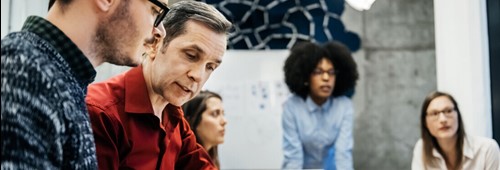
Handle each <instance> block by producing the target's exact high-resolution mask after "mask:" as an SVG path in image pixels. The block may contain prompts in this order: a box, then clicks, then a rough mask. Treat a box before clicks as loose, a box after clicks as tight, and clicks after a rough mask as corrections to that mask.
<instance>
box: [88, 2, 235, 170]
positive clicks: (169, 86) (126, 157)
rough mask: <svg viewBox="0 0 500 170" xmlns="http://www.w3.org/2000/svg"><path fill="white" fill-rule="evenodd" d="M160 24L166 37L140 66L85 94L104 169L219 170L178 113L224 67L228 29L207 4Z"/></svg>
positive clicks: (186, 5) (179, 8)
mask: <svg viewBox="0 0 500 170" xmlns="http://www.w3.org/2000/svg"><path fill="white" fill-rule="evenodd" d="M163 25H164V26H165V30H166V37H165V38H164V39H163V40H160V39H158V41H156V42H155V43H154V44H152V45H151V51H152V52H151V53H149V54H146V55H145V58H144V61H143V63H142V65H140V66H138V67H136V68H132V69H131V70H129V71H127V72H125V73H123V74H121V75H118V76H116V77H113V78H111V79H109V80H107V81H104V82H101V83H95V84H92V85H90V86H89V87H88V94H87V97H86V102H87V107H88V110H89V113H90V118H91V122H92V129H93V132H94V137H95V141H96V146H97V159H98V164H99V169H216V168H215V166H214V164H213V163H212V162H211V159H210V157H209V156H208V154H207V153H206V151H205V150H204V149H203V147H202V146H201V145H199V144H197V143H196V137H195V135H194V133H193V131H192V130H191V128H190V127H189V123H188V122H187V121H186V119H184V117H183V114H184V113H183V112H182V109H181V108H180V106H181V105H182V104H184V103H185V102H187V101H188V100H190V99H192V98H193V97H194V96H196V95H197V94H198V93H199V92H200V90H201V88H202V87H203V85H204V84H205V82H206V81H207V80H208V78H209V77H210V75H211V73H212V72H213V71H214V70H215V69H216V68H217V67H218V66H219V65H220V64H221V61H222V57H223V55H224V53H225V51H226V45H227V33H228V31H229V29H230V27H231V23H230V22H229V21H227V20H226V19H225V17H224V16H223V15H222V14H221V13H220V12H218V11H217V10H216V9H215V8H214V7H212V6H210V5H207V4H205V3H202V2H196V1H180V2H177V3H175V4H174V5H173V6H172V8H171V9H170V12H168V14H167V16H166V18H165V20H163ZM124 29H126V28H124ZM124 36H129V35H124ZM158 42H163V43H162V44H161V45H159V43H158Z"/></svg>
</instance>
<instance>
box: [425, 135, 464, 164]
mask: <svg viewBox="0 0 500 170" xmlns="http://www.w3.org/2000/svg"><path fill="white" fill-rule="evenodd" d="M469 140H470V139H469V138H468V137H465V139H464V146H463V153H464V154H463V156H464V157H466V158H469V159H472V158H474V151H473V148H472V145H471V143H470V141H469ZM432 156H434V157H436V158H441V159H443V157H442V156H441V154H439V152H438V151H437V149H435V148H432Z"/></svg>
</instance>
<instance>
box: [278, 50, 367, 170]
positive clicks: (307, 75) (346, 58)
mask: <svg viewBox="0 0 500 170" xmlns="http://www.w3.org/2000/svg"><path fill="white" fill-rule="evenodd" d="M284 72H285V82H286V84H287V86H288V88H289V89H290V91H291V92H292V94H293V95H292V96H291V97H290V98H289V99H287V100H286V101H285V103H284V105H283V116H282V125H283V153H284V161H283V166H282V168H283V169H343V170H344V169H347V170H349V169H353V162H352V147H353V136H352V128H353V127H352V125H353V114H354V109H353V104H352V101H351V99H350V98H349V97H347V96H346V95H348V94H349V92H351V94H352V90H353V89H354V86H355V85H356V81H357V79H358V72H357V66H356V63H355V61H354V60H353V58H352V56H351V52H350V51H349V49H348V48H347V47H346V46H345V45H343V44H341V43H339V42H328V43H326V44H323V45H319V44H316V43H311V42H302V43H299V44H297V45H295V46H294V47H293V48H292V49H291V52H290V55H289V57H288V58H287V59H286V61H285V66H284Z"/></svg>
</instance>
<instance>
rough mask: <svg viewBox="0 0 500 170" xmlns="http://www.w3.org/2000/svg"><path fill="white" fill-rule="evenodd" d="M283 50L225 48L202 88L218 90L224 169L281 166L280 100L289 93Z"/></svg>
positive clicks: (283, 99) (220, 153)
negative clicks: (222, 120)
mask: <svg viewBox="0 0 500 170" xmlns="http://www.w3.org/2000/svg"><path fill="white" fill-rule="evenodd" d="M288 53H289V52H288V50H269V51H249V50H230V51H228V52H227V53H226V55H225V56H224V59H223V63H222V65H221V66H220V67H219V68H218V69H217V70H216V71H215V72H214V73H213V74H212V77H210V79H209V80H208V81H207V83H206V84H205V88H206V89H208V90H211V91H215V92H218V93H219V94H221V95H222V98H223V104H224V108H225V113H226V119H227V120H228V124H227V125H226V136H225V143H224V144H222V145H220V146H219V156H220V161H221V168H223V169H280V168H281V162H282V160H283V152H282V147H281V145H282V144H281V143H282V127H281V114H282V103H283V102H284V101H285V99H286V98H287V97H289V94H290V93H289V91H288V87H287V86H286V84H285V83H284V73H283V64H284V63H285V59H286V57H287V56H288Z"/></svg>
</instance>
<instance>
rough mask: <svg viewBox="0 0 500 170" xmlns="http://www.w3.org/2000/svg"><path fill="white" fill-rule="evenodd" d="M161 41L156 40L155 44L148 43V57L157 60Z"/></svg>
mask: <svg viewBox="0 0 500 170" xmlns="http://www.w3.org/2000/svg"><path fill="white" fill-rule="evenodd" d="M161 42H162V41H161V39H160V38H154V40H153V42H150V43H146V44H145V46H146V50H147V51H148V57H149V58H151V59H153V60H154V59H155V58H156V55H158V52H159V51H160V49H161V46H162V45H161V44H162V43H161Z"/></svg>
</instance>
